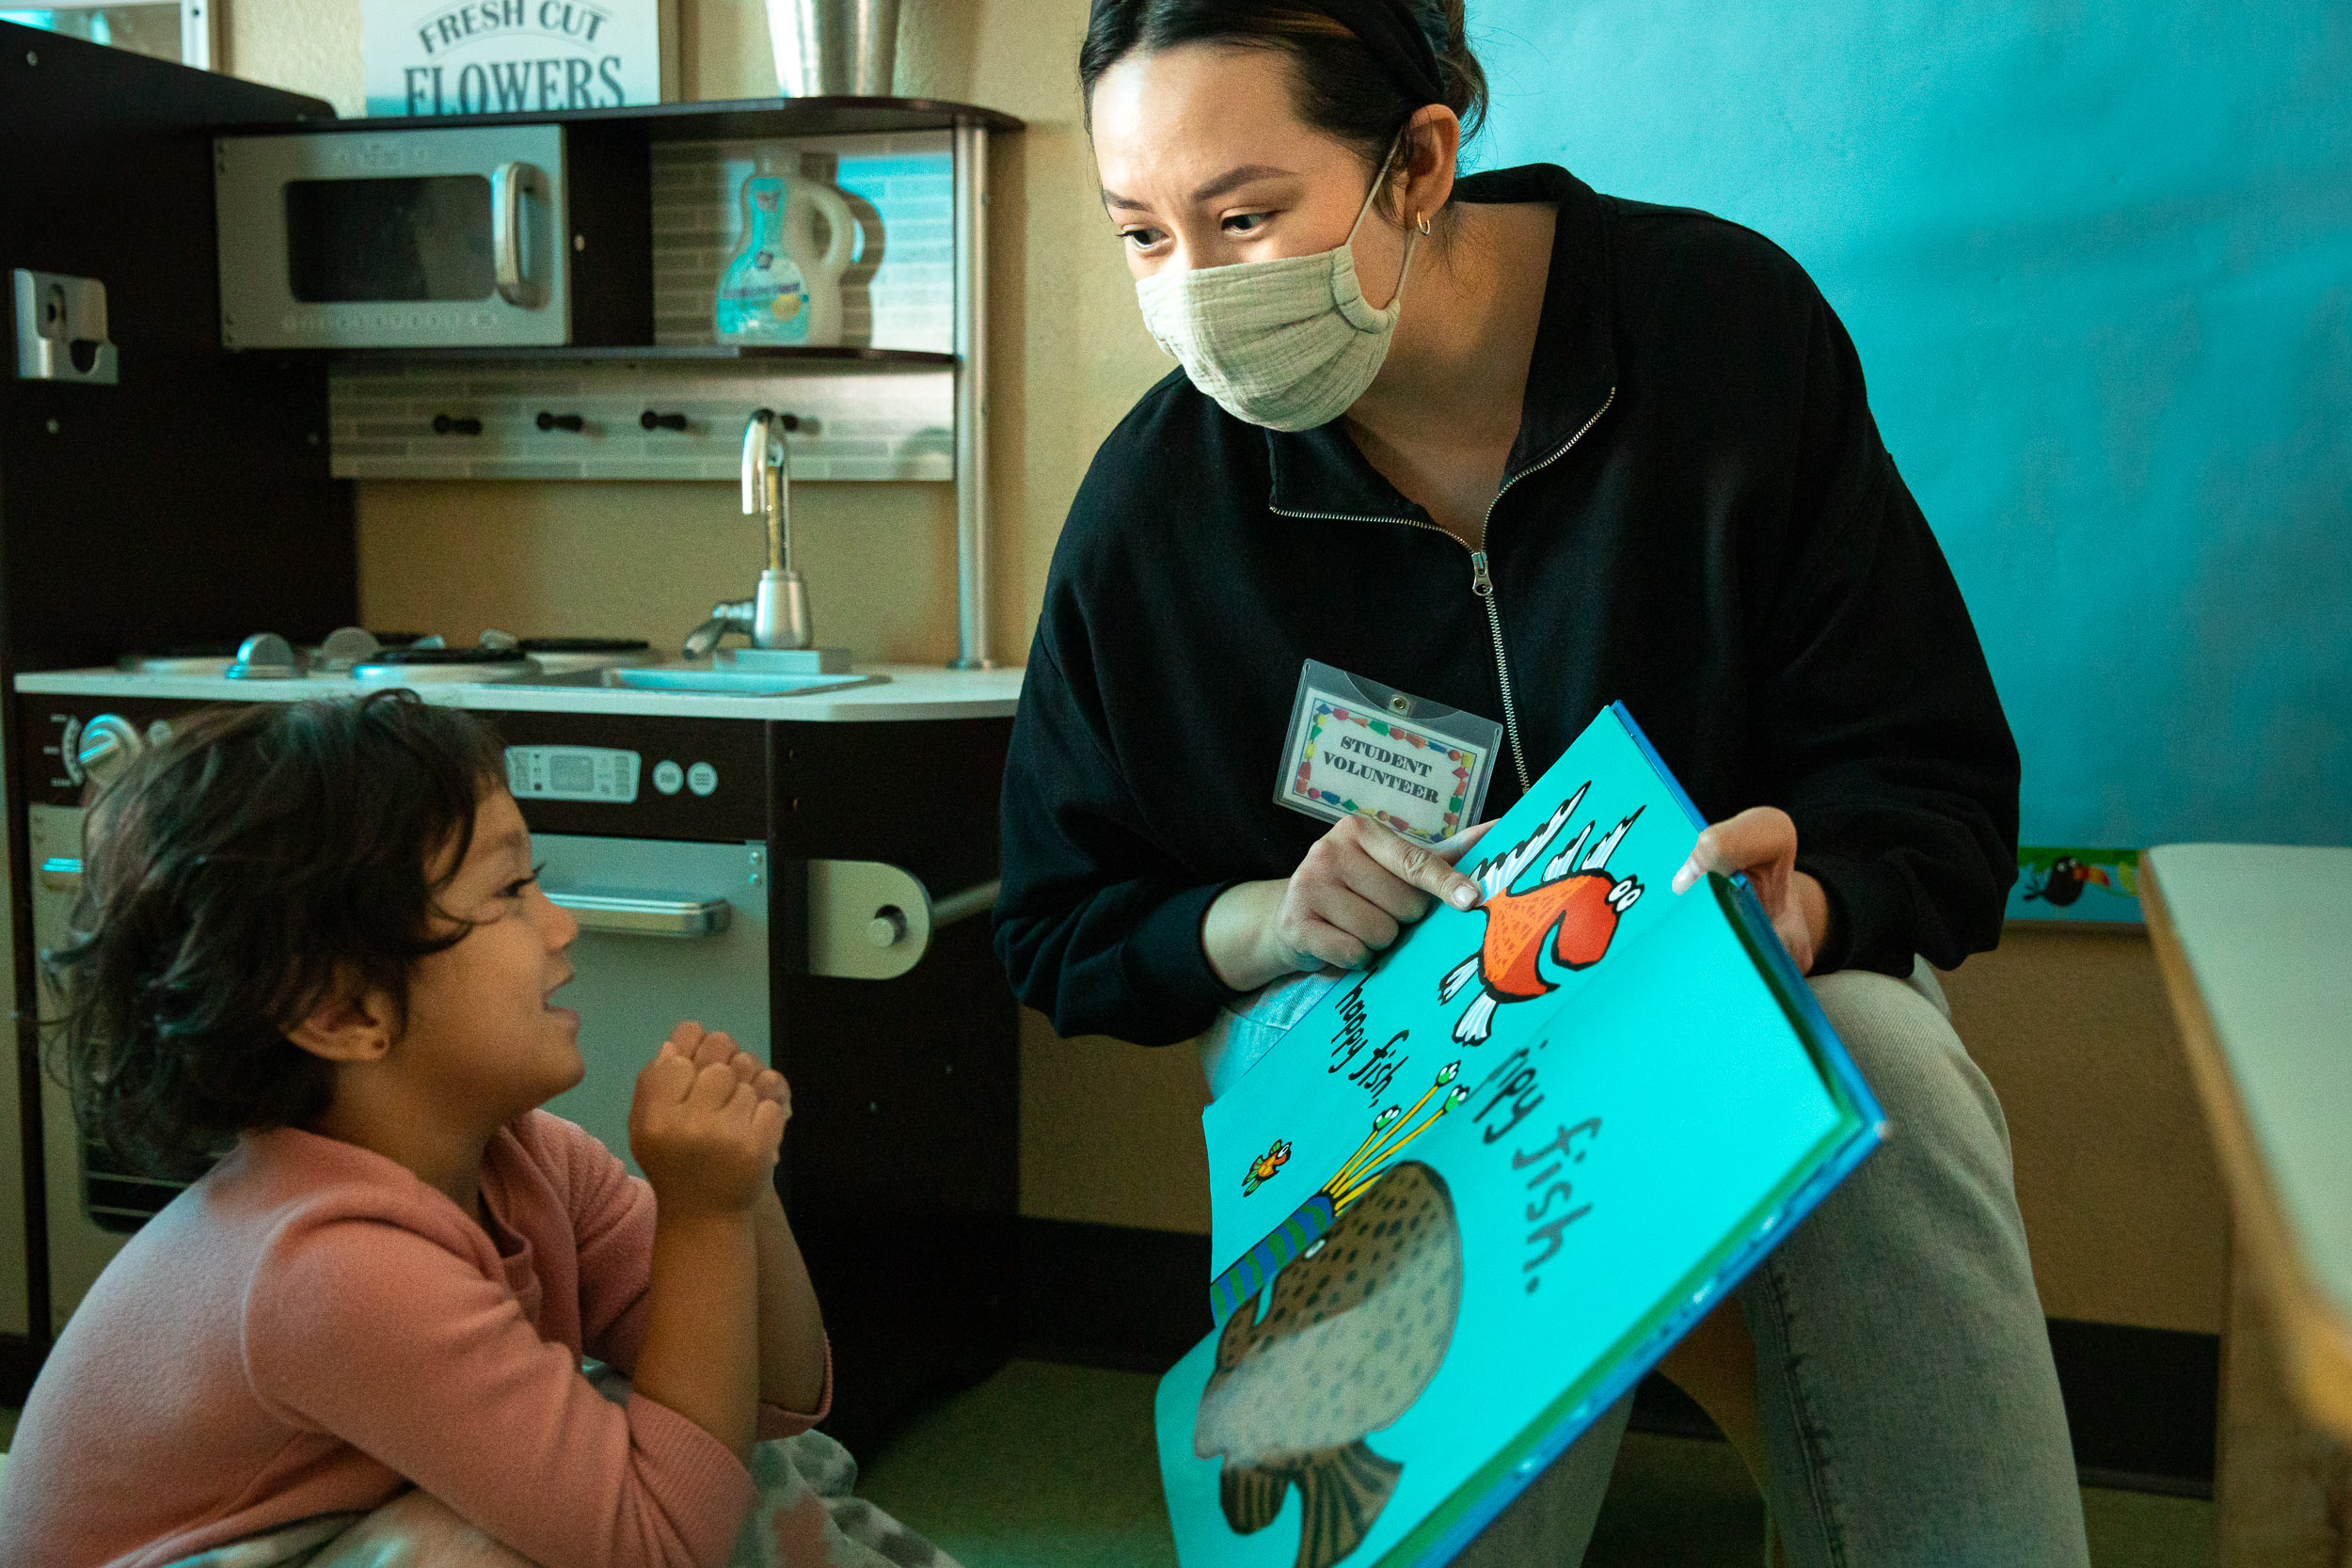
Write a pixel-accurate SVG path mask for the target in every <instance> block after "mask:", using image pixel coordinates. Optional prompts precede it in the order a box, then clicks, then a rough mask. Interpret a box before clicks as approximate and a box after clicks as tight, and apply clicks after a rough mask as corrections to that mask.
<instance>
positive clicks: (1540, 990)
mask: <svg viewBox="0 0 2352 1568" xmlns="http://www.w3.org/2000/svg"><path fill="white" fill-rule="evenodd" d="M1591 787H1592V785H1591V784H1589V783H1588V784H1584V785H1582V786H1581V787H1580V788H1579V789H1578V790H1577V792H1576V793H1575V794H1574V795H1571V796H1570V797H1568V799H1567V800H1564V801H1562V802H1561V805H1560V809H1559V810H1558V811H1555V812H1553V813H1552V814H1551V816H1550V817H1549V820H1547V821H1546V822H1545V823H1544V825H1543V826H1542V827H1540V828H1538V829H1536V830H1535V832H1534V834H1533V835H1531V836H1530V837H1529V838H1527V839H1526V840H1525V841H1524V842H1522V843H1519V844H1517V845H1514V846H1513V847H1511V848H1509V849H1507V850H1505V851H1504V852H1503V853H1502V854H1500V855H1497V856H1495V857H1494V858H1493V859H1491V860H1485V861H1481V862H1479V863H1478V864H1476V865H1475V866H1473V867H1471V868H1470V872H1469V873H1468V875H1469V876H1470V879H1471V880H1473V881H1475V882H1476V883H1478V885H1479V887H1480V889H1481V890H1482V891H1483V892H1484V893H1485V894H1486V902H1485V903H1484V904H1482V905H1481V906H1479V908H1480V911H1481V912H1482V913H1484V914H1485V915H1486V939H1485V940H1484V941H1483V942H1480V943H1479V945H1478V951H1477V952H1475V953H1473V954H1471V955H1470V957H1469V958H1464V959H1463V960H1462V961H1461V962H1460V963H1459V964H1456V965H1455V966H1454V968H1453V969H1451V970H1449V971H1448V972H1447V973H1446V975H1445V978H1443V979H1442V980H1440V981H1438V1001H1440V1002H1451V1001H1453V1000H1454V997H1456V996H1458V995H1460V994H1461V992H1462V990H1463V988H1465V987H1466V986H1468V985H1469V984H1470V982H1471V981H1472V980H1477V981H1478V982H1480V987H1479V992H1478V996H1477V998H1476V999H1475V1000H1474V1001H1472V1002H1471V1003H1470V1006H1468V1007H1466V1008H1464V1009H1463V1011H1462V1016H1461V1018H1460V1019H1459V1020H1457V1021H1456V1022H1455V1023H1454V1038H1455V1039H1456V1040H1458V1041H1460V1042H1461V1043H1462V1044H1464V1045H1477V1044H1479V1043H1481V1042H1482V1041H1484V1040H1485V1039H1486V1037H1487V1036H1488V1035H1489V1034H1491V1033H1493V1031H1494V1017H1495V1008H1496V1006H1498V1005H1500V1004H1502V1003H1504V1002H1532V1001H1534V999H1535V998H1536V997H1539V996H1542V995H1544V994H1545V993H1546V992H1548V991H1550V990H1555V989H1557V986H1558V982H1557V981H1553V980H1547V979H1545V978H1544V975H1543V969H1542V962H1541V960H1542V958H1543V957H1544V950H1545V946H1546V942H1547V939H1549V946H1550V950H1551V958H1552V961H1553V962H1554V963H1557V964H1559V965H1561V966H1562V967H1564V968H1566V969H1585V968H1589V967H1590V966H1592V965H1594V964H1597V963H1598V962H1600V960H1601V956H1602V955H1603V954H1605V953H1607V952H1608V951H1609V941H1610V939H1611V938H1612V937H1613V936H1615V935H1616V934H1617V922H1618V920H1619V919H1620V918H1621V917H1622V916H1623V915H1624V914H1625V911H1628V910H1629V909H1631V908H1632V907H1633V901H1634V900H1635V899H1637V898H1639V897H1641V896H1642V884H1641V881H1640V879H1638V878H1633V877H1626V878H1622V879H1620V878H1613V877H1612V876H1610V874H1609V856H1610V854H1611V853H1612V852H1613V851H1614V850H1615V848H1616V847H1617V846H1618V845H1619V844H1620V843H1622V842H1624V839H1625V835H1626V830H1627V829H1629V828H1630V827H1632V826H1633V823H1634V820H1635V818H1637V817H1639V816H1641V815H1642V813H1641V811H1640V809H1639V808H1638V807H1637V808H1636V809H1635V810H1634V813H1633V816H1629V817H1627V818H1626V819H1625V820H1624V821H1622V822H1620V823H1618V824H1617V825H1616V826H1615V827H1614V828H1613V829H1611V830H1610V831H1609V832H1608V833H1607V834H1605V835H1604V836H1603V837H1602V838H1601V840H1600V842H1599V843H1597V844H1595V845H1594V846H1593V847H1591V848H1590V849H1589V850H1588V849H1586V848H1585V847H1584V845H1585V840H1587V839H1589V838H1591V837H1592V836H1593V828H1594V826H1595V824H1594V823H1591V822H1587V823H1586V824H1585V825H1584V831H1583V832H1581V833H1579V834H1577V835H1576V838H1575V840H1574V841H1573V842H1572V843H1570V844H1569V846H1568V847H1566V848H1565V849H1563V850H1561V851H1560V852H1559V853H1558V854H1556V855H1554V856H1552V857H1551V859H1550V860H1549V861H1547V862H1546V863H1544V868H1543V870H1542V872H1541V873H1540V874H1538V876H1537V877H1536V879H1535V881H1534V884H1533V885H1532V886H1530V887H1527V888H1525V889H1523V890H1521V891H1519V892H1516V893H1515V892H1513V891H1511V884H1512V883H1513V882H1515V881H1517V880H1518V879H1519V876H1520V874H1521V873H1522V872H1524V871H1526V869H1527V868H1528V867H1529V866H1531V865H1533V864H1534V863H1535V857H1536V856H1538V855H1540V854H1542V853H1543V852H1544V850H1545V849H1546V848H1548V847H1549V846H1550V844H1551V841H1552V840H1553V839H1554V838H1556V837H1558V836H1559V833H1560V830H1561V829H1562V828H1564V827H1565V826H1566V825H1567V821H1568V817H1569V816H1570V815H1571V814H1573V813H1574V812H1575V810H1576V808H1577V806H1578V805H1579V804H1580V803H1581V801H1582V800H1583V799H1584V791H1585V790H1586V789H1589V788H1591ZM1580 853H1581V855H1582V857H1583V858H1582V859H1581V861H1580V860H1579V859H1578V856H1579V854H1580Z"/></svg>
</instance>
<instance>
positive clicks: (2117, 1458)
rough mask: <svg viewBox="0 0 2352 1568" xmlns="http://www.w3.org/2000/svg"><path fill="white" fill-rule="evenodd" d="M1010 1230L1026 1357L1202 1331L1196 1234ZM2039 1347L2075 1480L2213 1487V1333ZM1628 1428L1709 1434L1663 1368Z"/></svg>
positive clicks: (2057, 1333)
mask: <svg viewBox="0 0 2352 1568" xmlns="http://www.w3.org/2000/svg"><path fill="white" fill-rule="evenodd" d="M1020 1236H1021V1275H1020V1277H1021V1338H1020V1354H1022V1355H1024V1356H1025V1357H1027V1358H1029V1359H1031V1360H1037V1361H1061V1362H1068V1363H1071V1364H1073V1365H1076V1366H1082V1367H1103V1368H1108V1369H1112V1370H1119V1371H1132V1372H1152V1373H1158V1372H1164V1371H1166V1370H1168V1368H1169V1367H1171V1366H1173V1365H1175V1363H1176V1361H1177V1359H1178V1358H1179V1357H1181V1356H1182V1355H1183V1354H1184V1352H1186V1351H1188V1350H1190V1349H1191V1348H1192V1347H1193V1346H1194V1345H1195V1344H1197V1343H1198V1342H1199V1341H1200V1338H1201V1337H1202V1336H1203V1335H1205V1334H1207V1333H1208V1332H1209V1328H1210V1323H1209V1289H1208V1280H1209V1239H1208V1238H1207V1237H1206V1236H1200V1235H1194V1234H1191V1233H1189V1232H1184V1231H1175V1230H1145V1229H1139V1228H1136V1227H1128V1226H1117V1225H1093V1224H1086V1223H1082V1222H1078V1221H1073V1220H1047V1219H1032V1218H1029V1217H1027V1216H1024V1217H1023V1218H1022V1221H1021V1231H1020ZM2050 1352H2051V1354H2052V1356H2053V1357H2054V1358H2055V1359H2056V1360H2057V1363H2058V1385H2059V1386H2060V1387H2061V1388H2063V1389H2064V1390H2065V1393H2066V1416H2067V1422H2068V1425H2069V1426H2070V1427H2071V1428H2072V1429H2073V1433H2074V1467H2075V1469H2076V1471H2077V1473H2078V1474H2080V1476H2081V1477H2082V1481H2083V1484H2084V1485H2086V1486H2111V1487H2118V1488H2122V1489H2124V1490H2127V1491H2135V1492H2157V1493H2163V1494H2166V1495H2169V1496H2173V1497H2211V1496H2213V1460H2214V1433H2215V1429H2216V1422H2217V1418H2218V1410H2219V1387H2220V1370H2221V1350H2220V1340H2219V1339H2218V1338H2217V1337H2215V1336H2214V1335H2211V1334H2183V1333H2176V1332H2173V1331H2171V1330H2168V1329H2156V1328H2131V1327H2126V1326H2124V1325H2122V1324H2120V1323H2079V1322H2075V1321H2074V1320H2072V1319H2066V1318H2053V1319H2051V1320H2050ZM1633 1428H1634V1430H1635V1431H1637V1432H1648V1433H1660V1434H1661V1435H1666V1436H1676V1437H1703V1438H1715V1437H1717V1436H1718V1435H1719V1434H1718V1433H1716V1431H1715V1425H1714V1423H1713V1422H1712V1421H1710V1420H1708V1418H1707V1414H1706V1412H1705V1411H1702V1410H1701V1409H1699V1407H1698V1406H1697V1405H1695V1404H1693V1403H1692V1402H1691V1401H1690V1400H1689V1398H1687V1397H1686V1396H1685V1395H1684V1394H1683V1393H1682V1391H1681V1390H1680V1389H1678V1388H1677V1387H1676V1386H1674V1385H1673V1384H1671V1383H1668V1382H1666V1381H1665V1380H1664V1379H1663V1378H1660V1377H1649V1378H1645V1379H1644V1380H1643V1382H1642V1386H1641V1388H1640V1389H1639V1391H1638V1392H1636V1394H1635V1395H1634V1401H1633Z"/></svg>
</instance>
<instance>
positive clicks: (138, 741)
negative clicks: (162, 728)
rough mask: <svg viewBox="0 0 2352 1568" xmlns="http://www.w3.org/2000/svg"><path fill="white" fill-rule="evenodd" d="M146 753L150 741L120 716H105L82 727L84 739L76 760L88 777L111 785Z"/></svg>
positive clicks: (113, 714)
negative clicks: (133, 761) (137, 757)
mask: <svg viewBox="0 0 2352 1568" xmlns="http://www.w3.org/2000/svg"><path fill="white" fill-rule="evenodd" d="M146 750H147V741H146V740H145V738H144V737H142V736H140V734H139V732H138V727H137V726H136V725H135V724H133V723H132V722H131V721H129V720H128V719H125V718H123V717H122V716H121V715H120V714H119V713H102V714H100V715H99V716H98V717H97V718H95V719H92V720H91V721H89V722H88V723H87V724H85V725H83V726H82V740H81V744H80V745H79V747H77V748H76V749H75V752H74V757H73V760H74V761H75V762H76V763H77V764H79V765H80V767H81V769H82V772H83V773H84V774H85V775H86V776H87V777H88V778H90V779H92V780H94V781H96V782H97V783H99V784H112V783H114V782H115V780H116V779H118V778H119V777H121V776H122V770H123V769H124V768H128V767H130V766H131V763H132V760H133V759H134V758H135V757H136V756H137V755H138V754H139V753H140V752H144V751H146Z"/></svg>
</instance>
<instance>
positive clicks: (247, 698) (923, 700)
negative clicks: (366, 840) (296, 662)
mask: <svg viewBox="0 0 2352 1568" xmlns="http://www.w3.org/2000/svg"><path fill="white" fill-rule="evenodd" d="M226 662H227V661H225V660H223V661H221V663H222V665H223V667H224V668H225V666H226ZM643 668H644V673H647V674H651V675H655V676H659V675H661V674H664V673H670V672H675V673H679V674H684V675H690V676H691V674H692V673H698V672H696V670H695V667H692V666H687V665H681V664H660V665H649V666H645V667H643ZM1021 675H1022V672H1021V671H1020V670H1018V669H999V670H946V669H942V668H940V667H939V666H937V665H930V664H880V665H868V666H860V667H858V668H857V669H855V670H853V671H851V672H850V673H849V674H847V675H836V676H825V677H811V679H812V681H813V684H812V685H811V686H810V687H809V689H805V690H803V691H797V692H787V693H784V694H780V695H779V694H774V693H772V692H758V691H740V690H694V689H679V688H671V687H663V688H655V689H640V688H635V687H626V686H605V685H596V684H591V683H588V682H582V681H578V680H565V679H563V678H560V677H558V678H550V679H548V680H543V681H533V680H513V681H470V680H451V681H437V682H429V681H422V680H420V681H418V682H416V683H415V684H414V685H413V686H412V687H411V689H413V690H415V691H416V692H417V693H418V695H420V696H421V697H422V698H424V700H425V701H427V702H432V703H442V704H448V705H455V706H459V707H466V708H471V709H474V710H476V711H481V712H496V711H501V710H502V711H508V712H531V713H600V714H622V715H641V716H644V717H646V718H668V719H752V720H783V721H789V722H795V723H857V722H866V723H873V722H899V723H905V722H911V721H920V720H937V719H1005V718H1010V717H1011V716H1012V711H1013V708H1014V706H1015V705H1016V704H1017V703H1018V702H1019V699H1020V696H1021ZM16 689H18V690H19V691H21V692H24V693H26V694H28V695H45V696H78V697H146V698H158V699H172V700H178V701H183V702H203V703H254V702H280V703H287V702H299V701H301V700H303V699H304V698H308V697H331V696H339V695H345V694H350V693H354V692H358V691H366V690H371V689H373V687H371V686H369V685H367V684H365V683H361V682H358V681H354V680H352V679H350V678H348V677H347V676H338V675H310V676H303V677H297V678H294V679H289V680H231V679H229V678H228V677H227V676H226V675H225V674H223V673H220V672H219V671H218V670H210V671H182V672H151V671H144V670H123V669H115V668H99V669H87V670H53V671H40V672H35V673H24V674H20V675H18V676H17V678H16Z"/></svg>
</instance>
